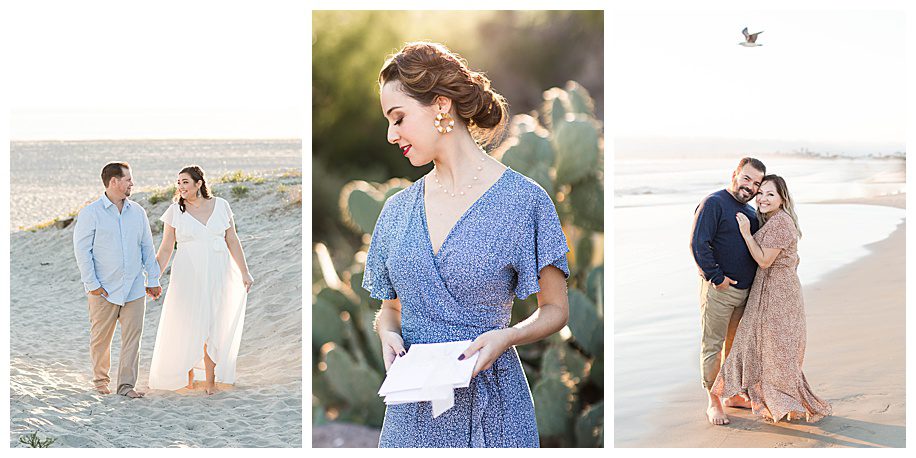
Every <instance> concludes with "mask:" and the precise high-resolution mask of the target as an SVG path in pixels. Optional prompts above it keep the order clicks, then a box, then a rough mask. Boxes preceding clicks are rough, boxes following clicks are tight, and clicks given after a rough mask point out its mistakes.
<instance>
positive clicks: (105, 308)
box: [89, 294, 146, 394]
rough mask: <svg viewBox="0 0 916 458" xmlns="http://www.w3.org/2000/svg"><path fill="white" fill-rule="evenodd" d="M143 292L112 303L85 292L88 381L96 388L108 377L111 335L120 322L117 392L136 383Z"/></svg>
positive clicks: (109, 380) (105, 383)
mask: <svg viewBox="0 0 916 458" xmlns="http://www.w3.org/2000/svg"><path fill="white" fill-rule="evenodd" d="M145 312H146V296H143V297H141V298H139V299H135V300H132V301H130V302H127V303H125V304H124V305H123V306H121V305H117V304H112V303H111V302H108V301H107V300H106V299H105V298H104V297H102V296H95V295H92V294H90V295H89V325H90V327H89V356H90V357H91V358H92V375H93V379H92V382H93V383H94V384H95V387H96V388H100V387H108V383H109V382H111V379H110V378H109V377H108V372H109V370H110V369H111V339H112V337H114V332H115V327H116V326H117V325H118V323H121V358H120V361H119V362H118V387H117V392H118V394H127V392H129V391H130V390H132V389H133V388H134V386H135V385H136V384H137V376H138V374H139V372H140V336H141V334H143V315H144V313H145Z"/></svg>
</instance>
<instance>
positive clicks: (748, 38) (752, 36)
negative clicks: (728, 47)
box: [738, 27, 763, 48]
mask: <svg viewBox="0 0 916 458" xmlns="http://www.w3.org/2000/svg"><path fill="white" fill-rule="evenodd" d="M741 33H743V34H744V41H743V42H741V43H738V44H739V45H741V46H745V47H748V48H753V47H755V46H763V45H762V44H759V43H757V35H760V34H761V33H763V30H761V31H759V32H757V33H747V27H745V28H744V30H742V31H741Z"/></svg>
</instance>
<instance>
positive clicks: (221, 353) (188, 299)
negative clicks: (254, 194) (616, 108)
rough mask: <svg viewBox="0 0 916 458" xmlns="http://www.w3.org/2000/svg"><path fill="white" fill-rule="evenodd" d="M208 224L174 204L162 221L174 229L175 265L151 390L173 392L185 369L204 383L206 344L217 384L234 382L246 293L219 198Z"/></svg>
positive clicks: (228, 213) (185, 380)
mask: <svg viewBox="0 0 916 458" xmlns="http://www.w3.org/2000/svg"><path fill="white" fill-rule="evenodd" d="M214 199H215V200H216V202H215V205H214V208H213V213H212V214H211V216H210V219H209V220H208V221H207V224H203V223H201V222H200V221H198V220H197V219H196V218H194V217H193V216H191V214H190V213H187V212H182V211H181V209H180V208H179V207H178V204H172V205H171V206H169V208H168V210H166V211H165V213H164V214H163V215H162V217H161V218H160V219H161V220H162V221H163V223H165V224H168V225H169V226H172V227H174V228H175V240H176V242H177V247H176V248H175V255H174V261H173V262H172V273H171V279H170V281H169V285H168V289H167V290H166V293H165V301H164V302H163V304H162V314H161V315H160V317H159V329H158V330H157V331H156V346H155V347H154V348H153V362H152V365H151V367H150V373H149V386H150V388H152V389H163V390H177V389H179V388H182V387H184V386H186V385H187V384H188V371H189V370H191V369H192V368H193V369H194V379H195V380H205V371H204V344H205V343H206V344H207V353H208V354H209V355H210V359H212V360H213V361H214V362H215V363H216V369H215V373H216V374H215V375H216V381H217V382H219V383H229V384H231V383H235V364H236V359H237V358H238V353H239V344H240V342H241V340H242V326H243V324H244V321H245V306H246V302H247V299H248V295H247V293H246V292H245V286H244V284H243V283H242V273H241V271H240V270H239V268H238V265H236V263H235V261H234V260H233V259H232V256H231V255H230V254H229V247H228V245H227V244H226V239H225V236H226V230H227V229H228V228H229V224H230V218H231V217H232V210H231V209H230V208H229V203H228V202H226V201H225V200H224V199H222V198H219V197H214Z"/></svg>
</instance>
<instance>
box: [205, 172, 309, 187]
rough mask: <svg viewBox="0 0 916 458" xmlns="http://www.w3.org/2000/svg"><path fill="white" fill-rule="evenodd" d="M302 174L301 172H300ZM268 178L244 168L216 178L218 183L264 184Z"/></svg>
mask: <svg viewBox="0 0 916 458" xmlns="http://www.w3.org/2000/svg"><path fill="white" fill-rule="evenodd" d="M300 175H301V172H300ZM266 181H267V180H266V179H265V178H264V177H259V176H255V175H252V174H250V173H245V172H244V171H242V170H236V171H234V172H229V173H227V174H224V175H223V176H221V177H219V178H217V179H216V182H217V183H252V184H263V183H264V182H266Z"/></svg>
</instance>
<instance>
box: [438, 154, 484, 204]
mask: <svg viewBox="0 0 916 458" xmlns="http://www.w3.org/2000/svg"><path fill="white" fill-rule="evenodd" d="M486 160H487V156H483V157H481V158H480V164H481V165H478V166H477V171H478V172H480V171H481V170H483V165H482V164H483V162H484V161H486ZM433 179H434V180H436V186H438V187H439V189H441V190H442V191H443V192H445V193H446V194H448V195H450V196H451V197H455V191H454V190H453V191H452V192H449V190H448V189H446V188H445V186H444V185H443V184H442V183H440V182H439V171H438V170H437V167H435V166H434V167H433ZM479 180H480V179H479V177H478V176H477V175H474V182H473V183H472V184H467V185H464V188H465V189H471V186H473V185H474V184H477V183H478V182H479ZM458 195H459V196H463V195H464V189H462V190H460V191H458Z"/></svg>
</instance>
